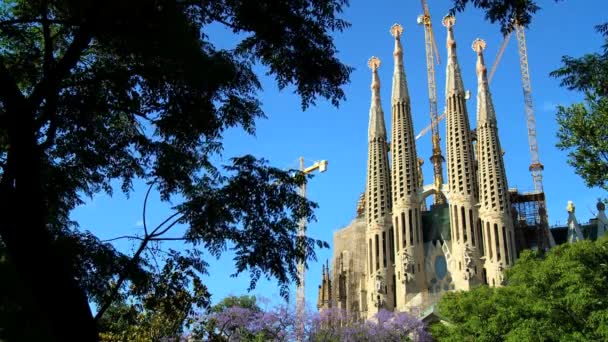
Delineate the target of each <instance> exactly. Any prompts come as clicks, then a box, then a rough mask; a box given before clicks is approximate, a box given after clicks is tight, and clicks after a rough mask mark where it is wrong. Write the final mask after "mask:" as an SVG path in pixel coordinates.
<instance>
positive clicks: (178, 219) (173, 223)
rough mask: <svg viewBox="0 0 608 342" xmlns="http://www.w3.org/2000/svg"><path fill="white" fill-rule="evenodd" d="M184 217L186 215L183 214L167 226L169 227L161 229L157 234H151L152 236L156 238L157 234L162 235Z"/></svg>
mask: <svg viewBox="0 0 608 342" xmlns="http://www.w3.org/2000/svg"><path fill="white" fill-rule="evenodd" d="M182 218H184V216H183V215H182V216H181V217H178V218H177V219H176V220H175V221H173V222H172V223H171V224H170V225H168V226H167V228H165V229H163V230H161V231H160V232H158V233H156V234H151V235H150V236H151V237H152V238H156V237H157V236H162V235H163V234H165V233H166V232H167V231H169V229H171V228H173V226H175V225H176V224H178V223H179V221H180V220H181V219H182Z"/></svg>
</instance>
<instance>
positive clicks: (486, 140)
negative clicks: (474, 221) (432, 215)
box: [472, 39, 515, 286]
mask: <svg viewBox="0 0 608 342" xmlns="http://www.w3.org/2000/svg"><path fill="white" fill-rule="evenodd" d="M472 47H473V51H475V52H476V53H477V66H476V70H477V160H478V178H479V220H480V221H479V224H480V228H481V231H482V234H481V235H482V236H483V237H484V241H485V244H484V249H485V263H484V269H485V271H486V273H485V274H486V279H487V282H488V283H489V284H490V285H493V286H496V285H500V284H501V283H502V280H503V270H504V268H505V267H508V266H510V265H512V264H513V262H514V261H515V231H514V228H513V220H512V217H511V204H510V203H509V193H508V186H507V176H506V171H505V165H504V161H503V158H502V149H501V147H500V139H499V138H498V127H497V124H496V113H495V112H494V105H493V104H492V95H491V94H490V89H489V86H488V77H487V68H486V66H485V63H484V59H483V50H484V49H485V47H486V42H485V41H483V40H481V39H476V40H475V41H474V42H473V46H472Z"/></svg>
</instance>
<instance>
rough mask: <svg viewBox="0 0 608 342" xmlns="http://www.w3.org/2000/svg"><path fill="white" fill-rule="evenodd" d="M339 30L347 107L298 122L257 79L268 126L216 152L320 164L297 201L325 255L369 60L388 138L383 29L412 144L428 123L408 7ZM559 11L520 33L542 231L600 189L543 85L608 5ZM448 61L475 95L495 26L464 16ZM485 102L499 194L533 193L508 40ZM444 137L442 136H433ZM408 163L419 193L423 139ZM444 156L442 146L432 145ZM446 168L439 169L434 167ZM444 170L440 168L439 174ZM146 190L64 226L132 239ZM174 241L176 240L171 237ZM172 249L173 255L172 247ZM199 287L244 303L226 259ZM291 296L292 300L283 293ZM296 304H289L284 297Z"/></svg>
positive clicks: (347, 205) (583, 210) (362, 17)
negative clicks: (406, 95)
mask: <svg viewBox="0 0 608 342" xmlns="http://www.w3.org/2000/svg"><path fill="white" fill-rule="evenodd" d="M351 2H352V4H351V6H350V7H349V8H347V9H346V11H345V12H344V13H343V18H345V19H346V20H348V21H349V22H351V23H352V27H351V28H350V29H348V30H347V31H345V32H343V33H339V34H336V35H335V43H336V46H337V47H338V49H339V51H340V53H339V57H340V58H341V60H342V61H343V62H344V63H346V64H348V65H350V66H353V67H355V71H354V72H353V74H352V77H351V81H350V84H348V85H346V86H345V88H344V89H345V91H346V96H347V100H346V101H345V102H343V103H342V104H341V105H340V107H339V108H335V107H333V106H331V104H329V103H327V102H326V101H318V103H317V106H315V107H312V108H310V109H308V110H307V111H306V112H302V110H301V108H300V99H299V98H298V97H297V96H296V95H294V94H293V88H287V89H284V90H283V91H279V90H278V89H277V87H276V85H275V83H274V80H273V79H272V77H268V76H264V75H263V74H264V71H265V70H264V69H263V68H259V70H260V75H262V76H261V81H262V84H263V87H264V90H263V91H262V92H260V94H259V97H260V99H261V100H262V102H263V108H264V110H265V112H266V115H267V116H268V119H266V120H262V121H259V122H258V123H257V134H256V136H255V137H252V136H248V135H246V133H244V132H243V131H242V130H237V129H234V130H230V131H229V132H227V134H226V136H225V141H224V143H225V150H224V153H223V154H222V156H221V157H218V158H219V160H220V161H221V160H224V161H227V160H228V159H229V158H230V157H233V156H238V155H243V154H253V155H255V156H258V157H265V158H267V159H268V160H270V162H271V163H272V164H273V165H274V166H277V167H282V168H297V167H298V157H299V156H303V157H304V158H305V160H306V164H307V165H310V164H311V163H313V162H314V161H315V160H321V159H326V160H328V161H329V167H328V171H327V172H326V173H323V174H317V175H316V176H315V177H314V178H313V179H312V180H311V181H310V183H309V185H308V197H309V198H311V199H312V200H314V201H316V202H317V203H318V204H319V206H320V207H319V209H318V210H317V212H316V216H317V219H318V220H317V221H316V222H312V223H310V224H309V226H308V234H309V235H310V236H313V237H315V238H318V239H322V240H325V241H328V242H329V243H330V245H331V244H332V242H333V241H332V239H333V232H335V231H336V230H338V229H340V228H341V227H343V226H345V225H347V224H348V223H349V222H350V221H351V220H352V219H353V217H354V215H355V206H356V202H357V199H358V197H359V194H360V193H361V192H362V191H363V189H364V184H365V176H366V175H365V173H366V160H367V124H368V113H369V105H370V89H369V86H370V80H371V74H370V71H369V69H368V68H367V66H366V63H367V60H368V59H369V57H370V56H372V55H375V56H377V57H379V58H380V59H381V60H382V62H383V63H382V66H381V67H380V70H379V75H380V79H381V84H382V85H381V94H382V101H383V108H384V111H385V116H386V121H387V125H389V126H388V127H390V88H391V84H390V82H391V76H392V69H393V57H392V50H393V38H392V37H391V36H390V34H389V28H390V27H391V25H392V24H394V23H400V24H402V25H403V26H404V29H405V32H404V34H403V37H402V43H403V46H404V63H405V72H406V75H407V79H408V85H409V91H410V96H411V98H412V112H413V120H414V127H415V130H416V132H418V131H420V130H421V129H422V128H424V127H426V126H427V125H428V124H429V122H430V119H429V114H428V97H427V78H426V65H425V58H424V56H425V51H424V32H423V28H422V27H420V26H418V25H417V24H416V17H417V16H418V15H419V14H420V12H421V7H420V3H419V1H387V0H377V1H374V2H363V1H351ZM429 2H430V3H429V6H430V11H431V16H432V19H433V25H434V29H435V34H436V38H437V45H438V48H439V53H440V56H441V59H442V64H441V65H439V66H436V73H437V84H438V88H437V93H438V107H439V109H440V110H441V108H443V106H444V101H445V99H444V84H445V64H444V63H443V60H445V55H446V51H445V36H446V32H445V28H444V27H443V26H442V25H441V18H442V17H443V15H444V14H446V13H447V11H448V9H449V7H450V5H451V1H447V0H444V1H429ZM584 3H585V5H584V6H583V5H582V2H581V1H575V0H566V1H563V2H559V3H555V2H553V1H542V5H543V6H544V7H543V9H542V10H541V11H540V12H539V13H537V15H536V16H535V17H534V21H533V23H532V25H531V26H530V27H529V29H528V30H527V31H526V33H527V41H528V54H529V63H530V73H531V78H532V89H533V97H534V103H535V112H536V123H537V129H538V144H539V151H540V159H541V162H542V163H544V165H545V171H544V174H543V176H544V178H543V179H544V187H545V192H546V195H547V205H548V212H549V221H550V223H551V224H555V223H564V222H565V221H566V218H567V215H566V204H567V201H569V200H572V201H573V202H574V203H575V205H576V207H577V209H578V210H577V216H578V219H579V221H581V222H586V221H587V220H588V219H589V218H590V217H591V216H592V214H591V211H594V210H595V203H596V200H597V198H598V197H606V194H605V193H604V192H603V191H601V190H600V189H588V188H587V187H586V186H585V185H584V183H583V182H582V180H581V179H580V177H578V176H577V175H575V174H574V172H573V169H572V168H571V167H570V166H568V165H567V164H566V153H565V152H562V151H559V150H558V149H556V148H555V143H556V131H557V125H556V122H555V115H554V114H555V106H556V105H558V104H564V105H567V104H570V103H573V102H577V101H580V100H581V99H582V95H581V94H578V93H575V92H570V91H567V90H565V89H563V88H561V87H560V86H559V82H558V81H557V80H556V79H553V78H551V77H549V76H548V74H549V72H551V71H552V70H555V69H556V68H558V67H559V66H560V64H561V63H560V59H561V56H563V55H570V56H580V55H582V54H584V53H586V52H593V51H597V50H598V49H599V47H600V45H601V38H600V35H599V34H597V33H596V32H595V31H594V29H593V26H594V25H595V24H598V23H601V22H604V21H606V19H608V18H607V17H606V13H608V2H606V1H605V0H587V1H584ZM454 31H455V36H456V42H457V51H458V57H459V61H460V66H461V70H462V73H463V78H464V84H465V87H466V88H467V89H470V91H471V92H472V94H473V95H474V94H475V93H476V91H477V86H476V85H477V82H476V75H475V58H476V57H475V53H474V52H473V51H472V50H471V43H472V42H473V40H474V39H475V38H477V37H479V38H482V39H484V40H486V42H487V49H486V51H485V57H486V58H485V59H486V63H487V64H488V68H489V67H490V65H492V63H493V62H494V58H495V56H496V53H497V51H498V49H499V47H500V45H501V43H502V36H501V35H500V31H499V29H498V26H497V25H492V24H490V23H489V22H487V21H485V19H484V17H483V13H482V12H480V11H478V10H475V9H473V8H470V9H468V10H467V11H466V12H465V13H460V14H458V15H457V20H456V25H455V27H454ZM208 32H209V34H210V36H211V39H212V40H213V42H214V44H216V46H218V47H221V48H230V47H231V46H233V44H234V42H235V38H234V37H233V36H231V35H230V34H229V33H227V32H226V31H224V30H223V29H222V28H221V27H219V26H212V27H211V28H210V31H208ZM491 91H492V94H493V100H494V105H495V109H496V112H497V117H498V125H499V135H500V139H501V142H502V146H503V149H504V150H505V152H506V154H505V156H504V158H505V166H506V169H507V176H508V182H509V187H517V188H519V189H520V190H530V189H531V188H532V187H533V186H532V181H531V177H530V173H529V172H528V166H529V163H530V155H529V149H528V139H527V135H526V132H527V130H526V121H525V114H524V104H523V95H522V90H521V79H520V71H519V57H518V53H517V46H516V40H515V37H513V38H512V39H511V42H510V44H509V46H508V47H507V49H506V51H505V53H504V56H503V58H502V61H501V63H500V65H499V66H498V70H497V72H496V74H495V76H494V79H493V81H492V84H491ZM475 102H476V101H475V96H472V97H471V100H469V101H468V109H469V116H470V118H471V120H472V121H471V124H472V125H474V122H475V120H474V118H475V110H476V103H475ZM440 130H441V134H442V136H444V134H445V124H444V123H442V124H441V126H440ZM417 148H418V154H419V155H420V156H422V157H423V158H425V165H424V167H423V172H424V177H425V183H430V182H431V180H432V169H431V165H430V162H429V161H428V157H430V153H431V143H430V135H429V134H427V135H426V136H425V137H423V138H421V139H420V140H418V144H417ZM442 148H443V149H444V153H445V142H444V141H442ZM444 165H445V164H444ZM444 167H445V166H444ZM145 190H146V187H145V185H144V184H142V183H136V184H135V187H134V191H133V193H132V194H131V195H130V197H129V198H126V197H125V196H123V195H122V194H120V193H118V189H117V193H115V195H114V197H108V196H106V195H99V196H96V197H94V198H93V199H91V200H89V201H88V203H87V204H86V205H84V206H82V207H79V208H77V209H76V210H75V211H74V212H73V215H72V217H73V219H75V220H77V221H78V222H79V223H80V224H81V227H82V228H84V229H88V230H91V231H92V232H94V233H95V234H97V235H98V236H99V237H100V238H102V239H107V238H112V237H116V236H119V235H125V234H137V233H139V232H141V230H142V227H141V223H142V222H141V208H142V203H143V198H144V195H145ZM169 208H170V205H168V204H163V203H161V202H160V200H159V199H158V196H155V195H153V196H152V198H151V202H150V204H149V209H148V211H149V212H148V218H147V220H148V224H149V225H153V224H155V223H156V224H157V223H159V222H161V221H162V220H163V219H164V218H166V217H167V216H168V215H170V214H171V212H170V209H169ZM178 229H183V227H182V228H178ZM117 246H118V248H120V249H121V250H123V251H124V252H132V250H133V246H131V245H130V244H129V243H128V242H125V241H123V242H118V243H117ZM171 247H177V248H179V245H173V246H171ZM331 253H332V251H331V250H327V249H325V250H319V251H318V253H317V255H318V261H317V262H312V263H311V264H310V265H309V266H310V267H309V270H308V271H307V276H306V298H307V302H308V304H309V305H310V307H311V308H314V306H315V305H316V300H317V286H318V284H319V281H320V278H321V265H322V263H324V262H325V260H326V259H330V258H331ZM207 261H208V262H210V264H211V265H210V269H209V272H210V275H209V276H206V277H205V279H206V281H207V286H208V287H209V289H210V291H211V293H212V294H213V301H214V302H215V301H218V300H220V299H221V298H223V297H225V296H226V295H229V294H235V295H238V294H244V293H246V289H247V287H248V285H249V276H248V274H243V275H241V276H239V277H237V278H232V277H230V274H232V273H233V270H234V268H233V264H232V260H231V256H230V253H226V254H225V255H224V257H222V258H221V259H219V260H215V259H213V258H210V257H209V258H208V259H207ZM292 293H293V296H295V289H294V290H293V291H292ZM252 294H256V295H261V296H264V297H267V298H271V299H274V300H276V301H278V288H277V287H276V284H275V282H274V281H272V280H261V281H260V282H259V284H258V287H257V288H256V289H255V290H254V291H253V292H252ZM294 298H295V297H294Z"/></svg>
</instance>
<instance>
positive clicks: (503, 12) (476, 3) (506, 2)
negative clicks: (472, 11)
mask: <svg viewBox="0 0 608 342" xmlns="http://www.w3.org/2000/svg"><path fill="white" fill-rule="evenodd" d="M554 1H555V2H559V1H562V0H554ZM453 2H454V8H452V10H451V12H452V13H454V12H456V11H458V12H462V11H464V10H465V9H466V8H467V6H468V5H472V6H473V7H476V8H479V9H481V10H483V11H484V12H485V14H486V20H489V21H490V22H491V23H495V22H498V23H499V25H500V30H501V31H502V33H503V34H505V35H506V34H507V33H509V32H511V31H512V30H513V24H514V23H515V22H517V23H518V24H519V25H522V26H525V27H527V26H528V25H529V24H530V22H532V16H533V15H534V14H535V13H536V12H537V11H538V10H540V9H541V7H540V6H539V5H538V3H537V1H536V0H453Z"/></svg>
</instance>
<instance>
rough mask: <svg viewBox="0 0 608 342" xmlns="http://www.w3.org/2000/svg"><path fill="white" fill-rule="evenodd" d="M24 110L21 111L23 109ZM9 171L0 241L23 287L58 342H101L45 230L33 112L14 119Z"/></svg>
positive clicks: (0, 199) (3, 186)
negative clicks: (46, 320)
mask: <svg viewBox="0 0 608 342" xmlns="http://www.w3.org/2000/svg"><path fill="white" fill-rule="evenodd" d="M21 109H23V108H21ZM9 120H11V122H10V123H9V125H10V129H9V142H10V147H9V152H8V156H7V161H6V163H7V166H6V168H5V172H4V174H3V175H2V182H1V183H0V235H1V236H2V240H3V242H4V243H5V244H6V247H7V250H8V252H9V255H10V258H11V260H12V261H13V263H14V265H15V268H16V270H17V273H18V274H19V277H20V279H21V280H22V282H23V284H26V286H27V289H25V290H26V291H29V293H30V294H31V296H32V298H33V300H34V302H35V303H36V305H37V306H38V307H39V308H40V311H41V312H43V313H44V314H46V316H47V319H48V322H49V325H50V327H51V330H52V334H53V336H50V337H49V340H54V341H97V340H98V335H97V331H96V327H95V323H94V321H93V317H92V314H91V309H90V307H89V304H88V300H87V298H86V295H85V293H84V291H83V290H82V289H81V288H80V286H79V284H78V282H77V280H76V279H75V278H74V275H73V272H72V268H71V266H70V265H69V263H68V262H67V261H66V258H65V257H64V255H62V251H60V250H56V249H55V248H54V246H53V244H52V239H51V236H50V234H49V231H48V229H47V217H48V216H47V209H46V205H45V198H46V196H45V195H44V188H43V184H44V183H43V179H42V172H41V164H42V163H41V157H42V156H41V152H40V150H39V148H38V146H37V143H36V137H35V135H34V132H35V131H34V120H33V115H32V111H28V110H21V111H19V112H17V113H15V112H13V113H11V115H10V119H9Z"/></svg>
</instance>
